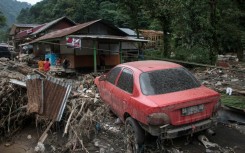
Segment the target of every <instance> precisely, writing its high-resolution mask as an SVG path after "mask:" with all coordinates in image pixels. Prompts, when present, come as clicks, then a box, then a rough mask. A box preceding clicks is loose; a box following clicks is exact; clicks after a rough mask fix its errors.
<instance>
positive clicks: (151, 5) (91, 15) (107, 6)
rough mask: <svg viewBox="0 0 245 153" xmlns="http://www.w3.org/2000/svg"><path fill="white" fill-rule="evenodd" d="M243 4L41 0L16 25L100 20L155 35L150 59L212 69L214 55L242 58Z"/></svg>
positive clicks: (214, 0)
mask: <svg viewBox="0 0 245 153" xmlns="http://www.w3.org/2000/svg"><path fill="white" fill-rule="evenodd" d="M5 1H7V0H5ZM244 3H245V1H244V0H233V1H231V0H222V1H218V0H204V1H203V0H154V1H149V0H43V1H41V2H40V3H37V4H36V5H34V6H32V7H31V8H26V9H23V10H22V11H21V12H20V15H19V16H18V22H20V23H45V22H49V21H52V20H54V19H57V18H59V17H61V16H67V17H69V18H71V19H72V20H74V21H75V22H77V23H82V22H86V21H90V20H94V19H99V18H101V19H105V20H108V21H109V22H111V23H113V24H114V25H116V26H118V27H129V28H132V29H135V30H136V32H138V29H154V30H161V31H163V33H164V37H163V42H164V44H163V46H161V48H160V49H159V51H157V52H154V53H152V56H156V57H157V58H159V57H170V55H171V53H174V54H175V55H176V56H175V58H177V59H182V60H187V61H194V62H198V63H212V64H214V62H215V59H216V57H217V54H218V53H219V54H223V53H227V52H237V53H238V55H239V57H240V59H242V58H241V57H242V56H243V50H244V47H245V34H244V33H245V32H244V31H245V26H244V25H245V4H244ZM147 54H148V52H147ZM149 54H151V53H149Z"/></svg>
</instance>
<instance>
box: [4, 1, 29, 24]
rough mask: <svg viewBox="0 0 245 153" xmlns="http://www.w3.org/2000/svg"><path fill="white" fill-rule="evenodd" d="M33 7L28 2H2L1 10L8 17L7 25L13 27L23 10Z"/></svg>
mask: <svg viewBox="0 0 245 153" xmlns="http://www.w3.org/2000/svg"><path fill="white" fill-rule="evenodd" d="M28 7H31V5H30V4H28V3H26V2H19V1H16V0H1V1H0V10H1V12H2V13H3V14H4V16H5V17H6V24H7V25H8V26H11V25H12V24H13V23H14V22H15V19H16V17H17V16H18V15H19V13H20V11H21V9H23V8H28Z"/></svg>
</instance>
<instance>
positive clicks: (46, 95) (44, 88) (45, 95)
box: [26, 75, 72, 121]
mask: <svg viewBox="0 0 245 153" xmlns="http://www.w3.org/2000/svg"><path fill="white" fill-rule="evenodd" d="M26 87H27V97H28V104H27V111H28V112H30V113H33V112H35V113H38V114H40V115H42V116H45V117H47V118H49V119H52V120H53V121H60V120H61V117H62V114H63V112H64V108H65V106H66V102H67V99H68V97H69V94H70V92H71V88H72V87H71V85H69V84H67V83H64V82H62V81H60V80H58V79H56V78H52V77H46V78H41V77H40V76H39V75H31V76H29V78H28V79H27V81H26Z"/></svg>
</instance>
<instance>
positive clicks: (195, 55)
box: [172, 46, 210, 64]
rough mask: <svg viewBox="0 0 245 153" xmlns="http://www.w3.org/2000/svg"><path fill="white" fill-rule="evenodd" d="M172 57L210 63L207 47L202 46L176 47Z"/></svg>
mask: <svg viewBox="0 0 245 153" xmlns="http://www.w3.org/2000/svg"><path fill="white" fill-rule="evenodd" d="M172 58H174V59H178V60H183V61H189V62H196V63H203V64H209V63H210V58H209V49H208V48H205V47H203V46H193V47H192V48H186V47H178V48H176V50H175V53H173V55H172Z"/></svg>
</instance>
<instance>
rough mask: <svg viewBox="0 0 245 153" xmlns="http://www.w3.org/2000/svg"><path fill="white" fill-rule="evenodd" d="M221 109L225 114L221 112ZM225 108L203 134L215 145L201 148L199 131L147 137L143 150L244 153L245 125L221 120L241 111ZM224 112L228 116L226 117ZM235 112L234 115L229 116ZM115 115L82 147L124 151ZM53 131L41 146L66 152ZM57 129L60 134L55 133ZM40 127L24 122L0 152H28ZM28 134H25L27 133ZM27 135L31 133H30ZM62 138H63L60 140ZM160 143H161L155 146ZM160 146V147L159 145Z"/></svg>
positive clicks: (103, 152) (102, 152)
mask: <svg viewBox="0 0 245 153" xmlns="http://www.w3.org/2000/svg"><path fill="white" fill-rule="evenodd" d="M224 111H228V112H226V113H225V114H226V116H224V115H223V114H224ZM229 113H233V112H230V111H229V110H222V111H221V112H220V115H221V116H220V118H219V120H220V122H223V123H219V124H218V126H217V128H216V135H215V136H209V135H206V136H207V138H208V139H209V141H210V142H212V143H216V144H217V145H218V147H210V148H205V147H204V145H203V144H202V143H201V142H200V141H199V140H198V136H199V135H200V134H196V135H194V136H193V137H181V138H178V139H173V140H171V141H170V140H168V141H165V142H163V143H164V145H159V144H161V143H160V142H159V141H158V139H157V138H154V137H150V136H149V137H147V142H146V144H145V153H160V152H161V153H162V152H164V151H166V152H168V153H206V152H208V153H211V152H215V153H218V152H225V153H233V152H235V153H244V152H245V144H244V142H245V134H244V133H245V125H238V124H231V123H228V122H225V121H228V120H227V118H228V119H229V120H231V119H232V120H233V119H236V118H237V116H238V118H240V117H241V119H244V120H245V118H244V116H243V114H236V115H237V116H236V115H234V114H231V115H230V116H229ZM227 114H228V116H229V117H227ZM233 116H236V118H233ZM115 120H116V117H115V116H113V115H111V116H110V118H108V120H106V121H105V122H104V123H102V124H101V130H99V131H98V133H97V134H95V135H93V136H91V139H90V140H89V141H86V143H85V147H86V148H87V150H88V151H89V152H91V153H94V152H100V153H125V152H126V150H125V145H124V141H123V140H124V135H123V131H124V125H123V124H115V123H114V122H115ZM56 129H57V131H56V132H52V133H51V132H50V133H49V136H48V139H47V140H46V141H45V149H46V151H45V152H47V153H49V152H70V151H68V150H64V146H65V144H64V142H66V141H65V140H66V139H67V138H66V137H62V132H63V131H62V130H59V128H58V125H57V128H56ZM59 132H60V133H61V134H59ZM40 134H41V133H40V131H39V130H38V129H37V128H35V124H32V125H29V126H27V127H26V128H25V129H23V130H22V131H21V132H20V133H18V134H17V135H15V136H14V137H13V138H12V139H10V140H9V141H4V142H2V143H1V145H0V152H3V153H32V152H34V148H35V146H36V142H37V140H38V138H39V136H40ZM28 135H29V136H28ZM30 136H31V137H30ZM63 140H64V141H63ZM159 146H161V147H159ZM162 146H164V147H162ZM74 152H84V151H82V150H75V151H74Z"/></svg>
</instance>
